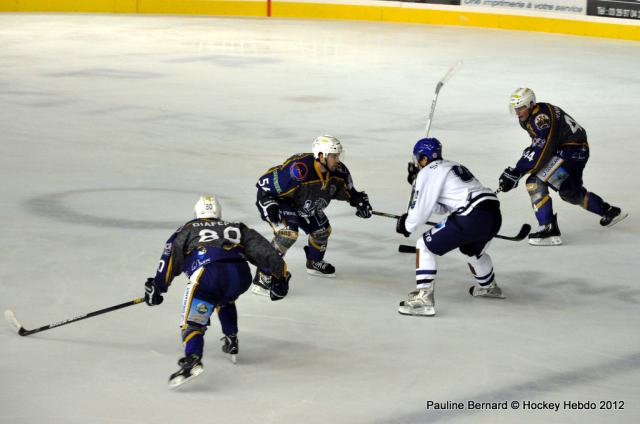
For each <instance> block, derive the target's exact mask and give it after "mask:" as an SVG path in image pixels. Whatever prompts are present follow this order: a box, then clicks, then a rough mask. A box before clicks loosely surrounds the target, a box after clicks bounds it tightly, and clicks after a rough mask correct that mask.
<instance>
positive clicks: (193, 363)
mask: <svg viewBox="0 0 640 424" xmlns="http://www.w3.org/2000/svg"><path fill="white" fill-rule="evenodd" d="M178 365H179V366H180V369H179V370H178V371H176V372H174V373H173V374H171V377H169V388H171V389H175V388H176V387H179V386H182V385H183V384H184V383H186V382H187V381H189V380H192V379H194V378H196V377H197V376H199V375H200V374H202V373H203V372H204V367H203V366H202V362H201V361H200V356H198V355H196V354H195V353H192V354H191V355H189V356H186V357H184V358H180V359H179V360H178Z"/></svg>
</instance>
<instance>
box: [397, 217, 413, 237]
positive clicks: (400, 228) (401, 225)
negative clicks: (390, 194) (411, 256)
mask: <svg viewBox="0 0 640 424" xmlns="http://www.w3.org/2000/svg"><path fill="white" fill-rule="evenodd" d="M408 215H409V214H406V213H403V214H402V215H400V218H398V223H397V224H396V232H397V233H398V234H402V235H403V236H405V237H409V236H410V235H411V233H410V232H409V231H407V227H406V226H405V222H406V221H407V216H408Z"/></svg>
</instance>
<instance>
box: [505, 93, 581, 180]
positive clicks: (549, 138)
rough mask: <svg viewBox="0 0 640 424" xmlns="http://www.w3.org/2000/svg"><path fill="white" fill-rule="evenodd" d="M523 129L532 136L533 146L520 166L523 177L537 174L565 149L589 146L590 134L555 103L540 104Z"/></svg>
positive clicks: (525, 152)
mask: <svg viewBox="0 0 640 424" xmlns="http://www.w3.org/2000/svg"><path fill="white" fill-rule="evenodd" d="M520 126H521V127H522V128H523V129H524V130H526V131H527V133H529V136H530V137H531V145H530V146H529V147H527V148H526V149H525V150H524V151H523V152H522V157H521V158H520V160H518V163H517V164H516V169H517V170H518V171H519V172H520V173H521V174H526V173H532V174H533V173H535V172H537V171H538V170H540V168H542V167H543V166H544V165H545V164H546V163H547V162H548V161H549V159H551V157H552V156H554V155H559V154H560V150H562V149H563V148H565V147H572V146H573V147H575V146H585V147H587V133H586V131H585V130H584V128H582V127H581V126H580V125H578V123H577V122H576V121H575V120H574V119H573V118H572V117H571V116H569V114H567V113H566V112H565V111H564V110H562V109H561V108H559V107H558V106H555V105H552V104H551V103H537V104H536V105H535V106H534V107H533V109H532V111H531V114H530V116H529V119H527V120H526V121H524V122H520Z"/></svg>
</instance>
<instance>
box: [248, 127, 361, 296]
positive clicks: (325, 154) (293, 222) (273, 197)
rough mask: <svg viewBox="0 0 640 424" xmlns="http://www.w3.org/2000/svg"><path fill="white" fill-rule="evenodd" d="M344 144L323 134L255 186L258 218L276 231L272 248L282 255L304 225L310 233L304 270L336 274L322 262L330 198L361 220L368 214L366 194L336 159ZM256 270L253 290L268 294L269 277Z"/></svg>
mask: <svg viewBox="0 0 640 424" xmlns="http://www.w3.org/2000/svg"><path fill="white" fill-rule="evenodd" d="M341 153H342V143H341V142H340V140H338V139H337V138H335V137H333V136H330V135H324V136H321V137H318V138H316V139H315V140H314V142H313V144H312V153H301V154H297V155H294V156H291V157H290V158H289V159H287V160H286V161H285V162H284V163H283V164H282V165H278V166H275V167H273V168H271V169H269V170H268V171H267V172H266V173H265V174H263V175H262V176H261V177H260V178H259V179H258V183H257V184H256V187H257V189H258V192H257V200H256V206H257V208H258V211H259V212H260V217H261V218H262V219H263V220H264V221H266V222H268V223H269V224H270V225H271V227H272V229H273V232H274V238H273V241H272V244H273V246H274V247H275V248H276V249H278V251H279V252H280V254H281V255H283V256H284V254H285V253H286V252H287V250H288V249H289V248H291V246H293V244H294V243H295V242H296V240H297V238H298V231H299V230H300V229H302V230H303V231H304V232H305V233H307V234H308V235H309V238H308V244H307V246H305V247H304V251H305V254H306V257H307V263H306V266H307V272H308V273H309V274H312V275H317V276H322V277H334V276H335V268H334V267H333V265H331V264H330V263H328V262H326V261H324V255H325V251H326V249H327V242H328V240H329V235H330V234H331V225H330V224H329V219H328V218H327V216H326V215H325V213H324V209H325V208H326V207H327V206H328V205H329V202H331V200H332V199H336V200H343V201H347V202H349V204H350V205H351V206H353V207H354V208H356V215H357V216H359V217H360V218H369V217H371V205H370V204H369V197H368V196H367V194H366V193H365V192H363V191H357V190H356V189H355V188H354V186H353V181H352V179H351V174H350V173H349V170H348V169H347V167H346V166H345V165H344V164H343V163H342V162H341V161H340V154H341ZM263 271H264V270H259V271H258V272H257V273H256V277H255V278H254V281H253V282H254V284H253V285H252V287H251V290H252V291H253V292H254V293H256V294H266V293H268V292H267V290H268V288H269V284H270V283H269V280H270V276H269V275H268V274H267V273H266V272H263Z"/></svg>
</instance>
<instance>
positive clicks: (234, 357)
mask: <svg viewBox="0 0 640 424" xmlns="http://www.w3.org/2000/svg"><path fill="white" fill-rule="evenodd" d="M227 356H229V360H230V361H231V362H233V365H235V364H237V363H238V355H236V354H229V355H227Z"/></svg>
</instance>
